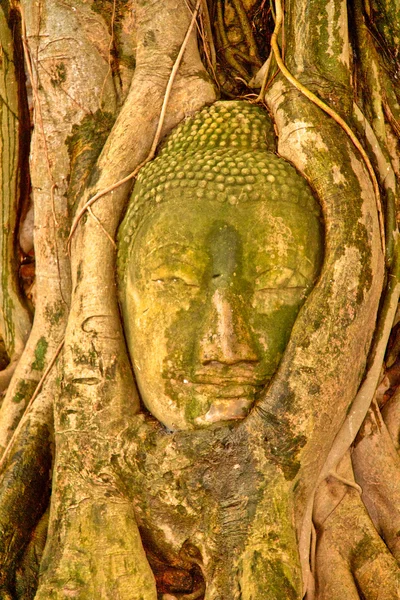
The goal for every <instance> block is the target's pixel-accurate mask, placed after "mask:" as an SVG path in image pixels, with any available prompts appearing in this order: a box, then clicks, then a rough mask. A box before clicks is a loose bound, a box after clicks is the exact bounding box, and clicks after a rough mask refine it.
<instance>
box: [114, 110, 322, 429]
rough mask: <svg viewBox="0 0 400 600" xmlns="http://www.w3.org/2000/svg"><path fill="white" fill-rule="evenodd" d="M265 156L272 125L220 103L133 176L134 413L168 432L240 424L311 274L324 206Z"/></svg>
mask: <svg viewBox="0 0 400 600" xmlns="http://www.w3.org/2000/svg"><path fill="white" fill-rule="evenodd" d="M273 149H274V135H273V131H272V124H271V121H270V119H269V117H268V115H267V113H265V112H264V111H263V110H261V109H260V108H258V107H256V106H253V105H250V104H248V103H245V102H238V101H235V102H218V103H216V104H214V105H213V106H211V107H207V108H205V109H203V110H202V111H201V112H200V113H198V114H197V115H195V116H194V117H193V118H191V119H189V120H187V121H186V122H185V123H183V124H181V125H180V126H178V127H177V128H176V129H175V130H174V132H173V133H172V134H171V135H170V137H169V138H168V139H167V141H166V143H165V144H164V146H163V147H162V149H161V150H160V152H159V155H158V157H157V158H156V159H155V160H154V161H153V162H151V163H150V164H148V165H147V166H146V167H145V168H143V169H142V171H141V172H140V174H139V177H138V180H137V183H136V185H135V188H134V191H133V194H132V197H131V200H130V204H129V207H128V211H127V214H126V216H125V219H124V221H123V223H122V225H121V228H120V232H119V261H118V262H119V289H120V299H121V306H122V314H123V321H124V327H125V333H126V339H127V344H128V349H129V353H130V356H131V360H132V364H133V368H134V372H135V376H136V380H137V383H138V386H139V391H140V394H141V398H142V401H143V403H144V404H145V406H146V407H147V409H148V410H149V411H150V413H152V415H153V416H154V417H156V418H157V419H158V420H159V421H160V422H161V423H163V424H164V425H165V426H166V427H167V428H168V429H170V430H177V429H194V428H199V427H204V426H209V425H211V424H215V423H222V422H227V421H234V420H237V419H242V418H244V417H246V415H247V414H248V412H249V411H250V409H251V407H252V406H253V405H254V403H255V402H256V401H257V397H258V396H259V395H260V393H261V391H262V390H263V388H265V386H266V385H267V384H268V382H269V381H270V379H271V378H272V376H273V374H274V373H275V371H276V369H277V366H278V364H279V362H280V360H281V357H282V355H283V352H284V350H285V347H286V345H287V342H288V339H289V336H290V332H291V329H292V326H293V324H294V322H295V320H296V317H297V314H298V311H299V310H300V308H301V306H302V304H303V303H304V301H305V298H306V296H307V294H308V293H309V291H310V290H311V289H312V287H313V285H314V283H315V280H316V278H317V276H318V273H319V269H320V266H321V262H322V255H323V241H322V225H321V213H320V208H319V205H318V203H317V201H316V200H315V198H314V196H313V194H312V192H311V189H310V187H309V185H308V183H307V182H306V180H305V179H304V178H303V177H302V176H300V175H299V174H298V173H297V172H296V170H295V169H294V167H293V166H292V165H290V164H289V163H288V162H286V161H285V160H283V159H281V158H279V157H278V156H277V155H276V154H275V153H274V152H273Z"/></svg>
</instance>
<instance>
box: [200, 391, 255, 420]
mask: <svg viewBox="0 0 400 600" xmlns="http://www.w3.org/2000/svg"><path fill="white" fill-rule="evenodd" d="M253 403H254V396H250V397H249V396H240V397H237V398H232V397H230V398H216V399H215V400H214V401H213V402H212V404H211V406H210V408H209V409H208V411H207V412H206V414H205V415H202V416H200V417H197V418H196V419H195V420H194V424H195V425H196V426H197V427H204V426H207V425H212V424H214V423H221V422H223V421H235V420H240V419H244V418H245V417H247V415H248V414H249V411H250V409H251V407H252V406H253Z"/></svg>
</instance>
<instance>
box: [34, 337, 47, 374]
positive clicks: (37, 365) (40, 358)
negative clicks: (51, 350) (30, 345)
mask: <svg viewBox="0 0 400 600" xmlns="http://www.w3.org/2000/svg"><path fill="white" fill-rule="evenodd" d="M48 347H49V343H48V341H47V340H46V338H44V337H43V336H42V337H41V338H40V339H39V341H38V343H37V344H36V348H35V360H34V361H33V363H32V365H31V367H32V369H35V371H43V369H44V366H45V358H46V353H47V348H48Z"/></svg>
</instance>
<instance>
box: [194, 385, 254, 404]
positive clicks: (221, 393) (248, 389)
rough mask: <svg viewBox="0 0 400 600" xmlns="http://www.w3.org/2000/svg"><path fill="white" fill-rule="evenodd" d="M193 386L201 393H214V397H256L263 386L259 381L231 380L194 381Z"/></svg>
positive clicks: (207, 394)
mask: <svg viewBox="0 0 400 600" xmlns="http://www.w3.org/2000/svg"><path fill="white" fill-rule="evenodd" d="M192 385H193V388H194V389H195V391H196V392H197V393H199V394H204V395H206V396H210V395H212V396H213V397H214V398H226V399H229V398H243V397H251V398H254V396H255V395H256V393H257V392H258V391H260V390H261V388H262V387H263V386H262V385H260V384H259V383H257V382H251V383H249V382H244V381H237V380H235V381H229V380H225V381H224V382H221V381H218V382H197V381H196V382H192Z"/></svg>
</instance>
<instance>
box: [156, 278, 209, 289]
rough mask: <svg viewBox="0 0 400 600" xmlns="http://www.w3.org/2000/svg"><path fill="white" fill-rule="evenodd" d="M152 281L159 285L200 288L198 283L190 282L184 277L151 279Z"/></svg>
mask: <svg viewBox="0 0 400 600" xmlns="http://www.w3.org/2000/svg"><path fill="white" fill-rule="evenodd" d="M151 281H154V282H155V283H159V284H177V283H178V284H179V283H181V284H184V285H186V286H188V287H200V286H199V285H198V284H197V283H194V282H193V281H189V280H188V279H186V278H182V277H173V276H170V277H159V278H157V279H153V278H152V279H151Z"/></svg>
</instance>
